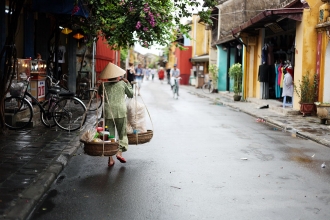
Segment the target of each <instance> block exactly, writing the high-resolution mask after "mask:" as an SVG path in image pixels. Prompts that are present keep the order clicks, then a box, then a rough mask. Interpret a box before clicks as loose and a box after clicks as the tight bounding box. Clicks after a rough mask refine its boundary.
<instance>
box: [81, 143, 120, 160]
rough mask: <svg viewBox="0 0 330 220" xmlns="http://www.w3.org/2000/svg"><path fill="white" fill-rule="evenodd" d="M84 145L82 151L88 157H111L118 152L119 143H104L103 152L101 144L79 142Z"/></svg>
mask: <svg viewBox="0 0 330 220" xmlns="http://www.w3.org/2000/svg"><path fill="white" fill-rule="evenodd" d="M80 142H82V143H84V151H85V153H86V154H88V155H90V156H113V155H115V154H116V153H117V152H118V148H119V143H118V142H105V143H104V151H103V142H86V141H83V140H80Z"/></svg>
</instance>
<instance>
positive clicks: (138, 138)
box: [127, 130, 154, 144]
mask: <svg viewBox="0 0 330 220" xmlns="http://www.w3.org/2000/svg"><path fill="white" fill-rule="evenodd" d="M153 135H154V132H153V131H152V130H147V132H144V133H137V134H127V138H128V144H144V143H148V142H149V141H150V140H151V138H152V137H153Z"/></svg>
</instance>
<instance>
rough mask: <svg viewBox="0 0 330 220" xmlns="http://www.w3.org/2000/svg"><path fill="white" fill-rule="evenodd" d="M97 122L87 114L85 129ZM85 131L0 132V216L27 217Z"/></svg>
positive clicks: (40, 127)
mask: <svg viewBox="0 0 330 220" xmlns="http://www.w3.org/2000/svg"><path fill="white" fill-rule="evenodd" d="M95 123H96V115H95V113H93V114H88V117H87V121H86V124H85V126H86V127H85V128H84V130H86V129H88V128H90V127H91V125H92V124H95ZM81 133H82V132H79V131H75V132H67V131H63V130H61V129H59V128H56V127H54V128H51V129H49V128H46V127H44V126H43V125H42V124H41V123H40V124H38V125H36V126H35V127H34V128H28V129H25V130H21V131H9V133H8V134H7V135H6V136H4V135H0V219H26V218H27V217H28V215H29V214H30V212H31V211H32V210H33V208H34V207H35V206H36V204H37V202H38V201H39V200H40V199H41V197H42V196H43V195H44V193H45V192H47V190H48V189H49V187H50V185H51V184H52V183H53V182H54V180H55V179H56V178H57V176H58V174H59V173H60V172H61V171H62V169H63V168H64V167H65V166H66V164H67V162H68V160H69V159H70V158H71V157H72V156H74V153H75V152H76V150H77V149H78V148H79V147H80V142H79V138H80V135H81Z"/></svg>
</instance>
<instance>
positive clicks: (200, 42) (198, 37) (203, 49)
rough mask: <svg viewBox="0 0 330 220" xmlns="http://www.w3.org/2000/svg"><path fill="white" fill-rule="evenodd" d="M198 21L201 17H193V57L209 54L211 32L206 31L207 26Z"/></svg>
mask: <svg viewBox="0 0 330 220" xmlns="http://www.w3.org/2000/svg"><path fill="white" fill-rule="evenodd" d="M198 21H199V16H198V15H193V17H192V27H191V35H192V36H191V38H192V41H191V42H192V57H194V56H201V55H205V54H209V48H210V39H211V32H210V31H209V30H205V25H204V24H202V23H199V22H198Z"/></svg>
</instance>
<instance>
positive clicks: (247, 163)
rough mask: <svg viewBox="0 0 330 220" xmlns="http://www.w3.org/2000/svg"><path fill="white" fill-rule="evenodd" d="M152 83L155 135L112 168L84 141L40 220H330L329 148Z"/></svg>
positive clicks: (147, 91)
mask: <svg viewBox="0 0 330 220" xmlns="http://www.w3.org/2000/svg"><path fill="white" fill-rule="evenodd" d="M142 85H143V88H142V90H141V94H142V97H143V99H144V101H145V103H146V105H147V107H148V109H149V111H150V114H151V117H152V123H153V125H154V137H153V139H152V141H151V142H150V143H147V144H144V145H138V146H134V145H133V146H130V147H129V150H128V152H126V153H124V154H123V155H124V157H125V158H126V159H127V163H126V164H121V163H120V162H119V161H118V160H116V164H115V165H114V167H112V168H108V167H107V158H106V157H91V156H88V155H84V153H83V149H82V148H80V149H79V150H78V152H77V153H76V156H74V157H73V158H72V159H71V160H70V162H69V164H68V166H67V167H66V168H65V169H64V171H63V172H62V173H61V174H60V176H59V178H58V179H57V181H56V182H55V183H54V184H53V185H52V187H51V189H50V190H49V192H48V194H47V195H45V197H44V200H43V201H42V202H41V203H40V205H39V207H38V208H37V209H36V210H35V212H34V213H33V214H32V215H31V216H30V219H47V220H51V219H162V220H167V219H171V220H173V219H180V220H181V219H183V220H184V219H330V213H329V211H328V207H329V203H330V187H329V186H330V184H329V182H330V181H329V180H330V169H329V168H330V157H329V156H330V149H329V148H327V147H324V146H322V145H319V144H316V143H314V142H312V141H309V140H304V139H302V138H298V137H292V135H291V133H289V132H283V131H280V130H277V129H276V128H274V127H269V126H267V125H265V124H263V123H260V122H257V121H256V119H255V118H253V117H251V116H249V115H247V114H244V113H242V112H239V111H237V110H234V109H231V108H229V107H224V106H221V105H216V104H214V103H212V102H211V101H210V100H208V99H206V98H201V97H198V96H196V95H193V94H191V93H188V92H187V91H184V90H183V89H181V90H180V97H179V100H175V99H173V98H172V94H171V91H170V86H169V85H167V84H165V83H164V84H160V83H159V81H155V82H150V81H146V82H144V83H143V84H142ZM147 123H148V128H151V127H152V126H151V122H150V120H149V119H148V117H147ZM322 163H325V164H326V165H327V166H326V167H325V168H321V164H322Z"/></svg>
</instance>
